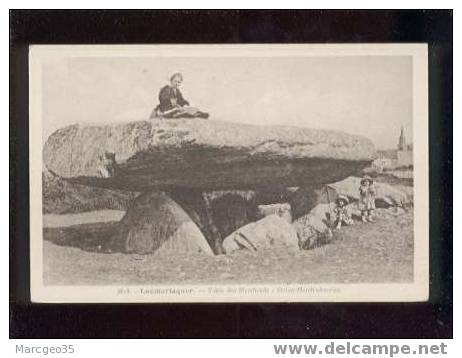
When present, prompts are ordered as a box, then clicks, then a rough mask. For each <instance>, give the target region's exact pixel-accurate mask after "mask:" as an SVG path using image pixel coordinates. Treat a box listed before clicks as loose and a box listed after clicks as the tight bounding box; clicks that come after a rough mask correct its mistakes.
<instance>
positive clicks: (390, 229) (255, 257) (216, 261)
mask: <svg viewBox="0 0 462 358" xmlns="http://www.w3.org/2000/svg"><path fill="white" fill-rule="evenodd" d="M115 225H116V224H115V223H113V222H112V223H111V222H109V223H108V222H106V223H101V224H95V225H93V227H92V231H91V232H92V235H90V236H85V232H83V233H82V232H81V231H79V230H81V229H79V228H75V227H74V228H73V229H71V230H60V229H57V228H50V229H45V230H44V243H43V258H44V283H45V284H46V285H121V284H124V285H136V284H194V283H208V284H213V283H226V284H236V283H246V284H256V283H390V282H400V283H402V282H411V281H413V248H414V244H413V213H412V210H411V211H408V212H405V213H404V214H402V215H400V216H397V217H393V216H383V217H378V218H377V221H376V222H375V223H367V224H365V223H356V225H354V226H351V227H344V228H342V229H341V230H340V231H336V232H334V239H333V241H332V242H331V243H329V244H326V245H324V246H321V247H318V248H315V249H312V250H309V251H297V252H288V251H286V250H278V251H259V252H250V251H239V252H235V253H233V254H230V255H220V256H215V257H210V256H200V255H197V256H191V255H189V256H181V255H178V256H175V257H173V256H172V257H161V256H159V255H156V254H153V255H145V256H141V255H128V254H122V253H111V254H104V253H98V252H92V251H91V248H92V245H93V246H94V245H95V243H96V242H100V243H101V242H102V243H103V244H104V240H110V237H107V236H108V233H111V232H113V229H114V227H115ZM95 233H96V234H95ZM95 235H96V236H97V237H96V238H95Z"/></svg>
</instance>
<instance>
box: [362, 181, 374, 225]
mask: <svg viewBox="0 0 462 358" xmlns="http://www.w3.org/2000/svg"><path fill="white" fill-rule="evenodd" d="M359 210H361V220H362V221H363V222H365V223H366V222H368V221H369V222H374V218H373V214H374V210H375V186H374V181H373V180H372V178H371V177H370V176H369V175H365V176H364V177H363V178H362V179H361V185H360V186H359Z"/></svg>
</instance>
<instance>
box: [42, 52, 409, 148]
mask: <svg viewBox="0 0 462 358" xmlns="http://www.w3.org/2000/svg"><path fill="white" fill-rule="evenodd" d="M411 60H412V59H411V57H408V56H402V57H398V56H347V57H340V56H335V57H333V56H329V57H241V58H236V57H214V58H207V57H188V58H165V57H164V58H159V57H157V58H156V57H151V58H146V57H143V58H141V57H140V58H133V57H118V58H110V57H107V58H105V57H80V58H79V57H77V58H63V59H59V60H56V61H54V62H53V63H48V64H44V65H43V71H42V85H43V92H42V104H43V107H42V109H43V112H42V113H43V131H44V133H43V134H44V139H46V138H47V137H48V136H49V135H50V134H51V133H52V132H54V131H55V130H57V129H58V128H61V127H64V126H66V125H70V124H74V123H81V122H84V123H113V122H127V121H135V120H142V119H147V118H148V117H149V115H150V113H151V111H152V109H153V108H154V107H155V106H156V105H157V103H158V99H157V97H158V92H159V90H160V88H161V87H163V86H164V85H165V84H167V83H168V82H169V77H170V75H171V74H172V73H175V72H181V73H183V77H184V81H183V84H182V87H181V91H182V93H183V96H184V97H185V98H186V99H187V100H188V101H189V102H190V103H191V105H193V106H195V107H199V108H200V109H201V110H203V111H206V112H209V113H210V120H223V121H231V122H238V123H249V124H258V125H291V126H302V127H311V128H325V129H337V130H342V131H345V132H348V133H352V134H361V135H364V136H366V137H368V138H370V139H371V140H372V141H373V142H374V144H375V145H376V147H377V149H391V148H395V147H396V145H397V142H398V137H399V133H400V128H401V126H404V128H405V131H406V136H407V138H408V140H409V141H412V61H411Z"/></svg>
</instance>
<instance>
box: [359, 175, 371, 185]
mask: <svg viewBox="0 0 462 358" xmlns="http://www.w3.org/2000/svg"><path fill="white" fill-rule="evenodd" d="M366 181H367V182H369V184H373V183H374V181H373V180H372V178H371V177H370V176H369V175H365V176H363V178H362V179H361V184H364V183H365V182H366Z"/></svg>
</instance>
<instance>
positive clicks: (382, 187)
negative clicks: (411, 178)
mask: <svg viewBox="0 0 462 358" xmlns="http://www.w3.org/2000/svg"><path fill="white" fill-rule="evenodd" d="M360 184H361V178H357V177H348V178H346V179H344V180H342V181H340V182H337V183H334V184H329V186H331V187H333V188H334V189H335V190H337V192H338V193H339V194H342V195H346V196H348V197H349V198H350V199H354V200H359V186H360ZM374 185H375V189H376V200H375V203H376V206H377V207H390V206H405V205H406V203H407V202H408V201H409V198H408V196H407V195H406V193H405V192H403V191H401V190H399V189H396V188H394V187H393V186H391V185H389V184H386V183H378V182H374Z"/></svg>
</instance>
